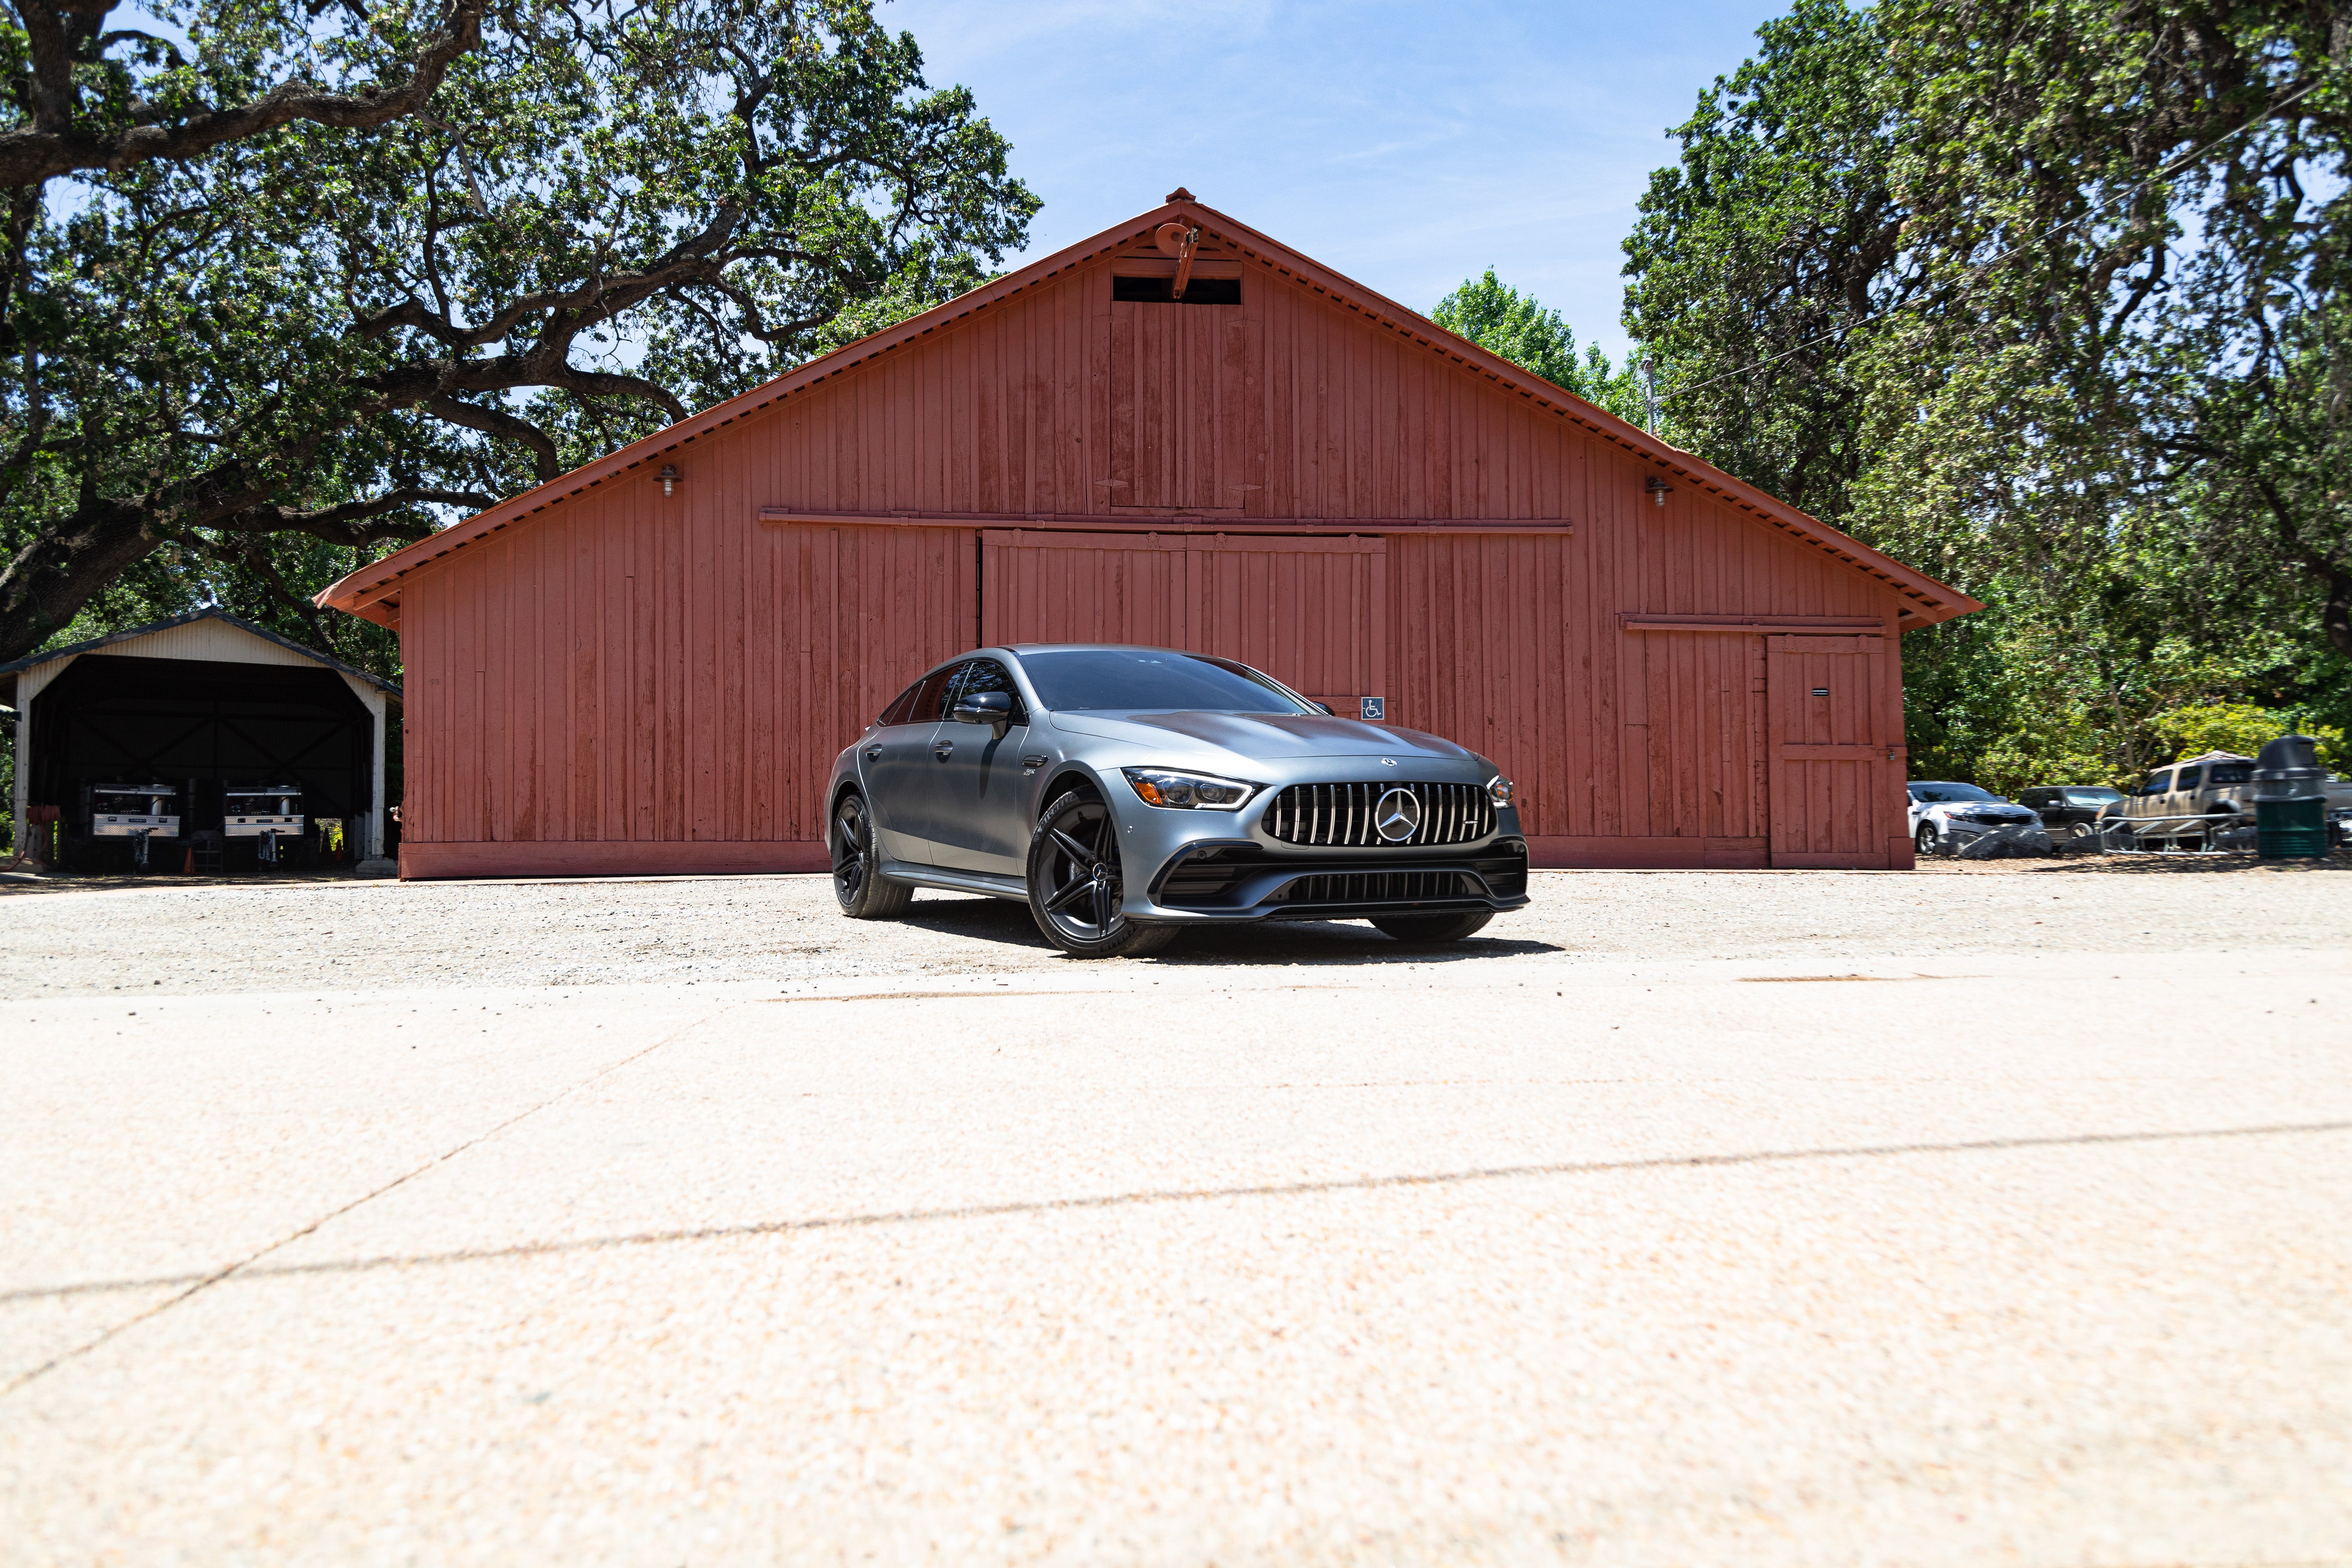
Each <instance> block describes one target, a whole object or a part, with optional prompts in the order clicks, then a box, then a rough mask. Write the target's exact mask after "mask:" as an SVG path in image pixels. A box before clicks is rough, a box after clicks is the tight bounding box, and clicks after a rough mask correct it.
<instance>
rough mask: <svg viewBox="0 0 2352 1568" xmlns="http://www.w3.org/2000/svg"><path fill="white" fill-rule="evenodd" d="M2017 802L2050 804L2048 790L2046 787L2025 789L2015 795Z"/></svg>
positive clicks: (2019, 803)
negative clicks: (2022, 792)
mask: <svg viewBox="0 0 2352 1568" xmlns="http://www.w3.org/2000/svg"><path fill="white" fill-rule="evenodd" d="M2017 804H2018V805H2049V804H2050V792H2049V791H2048V790H2046V789H2030V790H2027V791H2026V792H2025V793H2024V794H2023V795H2019V796H2018V797H2017Z"/></svg>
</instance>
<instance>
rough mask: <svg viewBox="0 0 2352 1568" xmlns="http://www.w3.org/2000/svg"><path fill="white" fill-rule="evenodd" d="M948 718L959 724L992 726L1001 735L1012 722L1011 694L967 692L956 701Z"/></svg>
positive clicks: (1001, 692) (1006, 692) (1004, 692)
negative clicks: (953, 709)
mask: <svg viewBox="0 0 2352 1568" xmlns="http://www.w3.org/2000/svg"><path fill="white" fill-rule="evenodd" d="M949 717H950V718H951V719H953V720H955V721H956V722H958V723H960V724H988V725H992V726H993V727H994V728H995V730H996V731H997V733H999V734H1003V732H1004V730H1005V727H1006V726H1007V725H1009V724H1011V723H1012V722H1013V694H1012V693H1011V692H1009V691H967V692H965V693H964V694H963V695H962V696H961V697H959V698H957V699H956V705H955V711H954V712H953V713H951V714H950V715H949Z"/></svg>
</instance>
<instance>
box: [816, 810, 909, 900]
mask: <svg viewBox="0 0 2352 1568" xmlns="http://www.w3.org/2000/svg"><path fill="white" fill-rule="evenodd" d="M881 866H882V857H881V856H880V855H878V854H877V853H876V852H875V849H874V819H873V816H871V814H870V813H868V811H867V810H866V797H865V796H864V795H857V794H855V793H853V794H850V795H843V796H842V797H841V804H840V805H837V806H835V807H834V809H833V896H834V898H835V900H838V901H839V902H840V904H841V912H842V913H843V914H845V915H847V916H848V917H849V918H850V919H851V920H854V921H887V920H896V919H898V917H899V916H900V915H903V914H905V913H906V912H907V906H908V905H909V904H911V903H913V902H914V901H915V889H912V888H909V887H908V886H907V885H906V884H905V883H903V882H893V881H890V880H888V879H886V878H884V877H883V875H882V870H881Z"/></svg>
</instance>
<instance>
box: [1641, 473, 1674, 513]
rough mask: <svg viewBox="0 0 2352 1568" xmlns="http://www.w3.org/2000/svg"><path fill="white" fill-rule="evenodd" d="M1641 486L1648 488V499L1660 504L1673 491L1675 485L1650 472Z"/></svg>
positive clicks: (1662, 504) (1664, 501)
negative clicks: (1648, 477)
mask: <svg viewBox="0 0 2352 1568" xmlns="http://www.w3.org/2000/svg"><path fill="white" fill-rule="evenodd" d="M1642 488H1643V489H1646V490H1648V491H1649V492H1650V499H1651V500H1654V501H1656V502H1657V503H1658V504H1659V505H1660V506H1664V505H1665V504H1666V498H1667V497H1668V496H1670V495H1672V494H1674V493H1675V487H1674V486H1672V485H1670V484H1668V483H1666V481H1665V480H1664V479H1660V478H1659V477H1658V476H1657V475H1655V474H1652V475H1651V476H1650V479H1649V482H1648V483H1647V484H1645V485H1643V487H1642Z"/></svg>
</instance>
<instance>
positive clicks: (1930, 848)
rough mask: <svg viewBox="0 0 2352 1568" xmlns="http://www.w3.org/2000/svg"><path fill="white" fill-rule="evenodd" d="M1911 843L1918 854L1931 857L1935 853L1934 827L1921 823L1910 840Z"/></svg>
mask: <svg viewBox="0 0 2352 1568" xmlns="http://www.w3.org/2000/svg"><path fill="white" fill-rule="evenodd" d="M1911 843H1912V845H1913V847H1916V849H1917V850H1918V851H1919V853H1920V854H1922V855H1933V854H1934V853H1935V852H1936V825H1935V824H1934V823H1932V822H1923V823H1921V824H1920V825H1919V831H1918V833H1917V834H1916V836H1915V837H1913V838H1912V840H1911Z"/></svg>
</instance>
